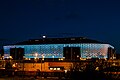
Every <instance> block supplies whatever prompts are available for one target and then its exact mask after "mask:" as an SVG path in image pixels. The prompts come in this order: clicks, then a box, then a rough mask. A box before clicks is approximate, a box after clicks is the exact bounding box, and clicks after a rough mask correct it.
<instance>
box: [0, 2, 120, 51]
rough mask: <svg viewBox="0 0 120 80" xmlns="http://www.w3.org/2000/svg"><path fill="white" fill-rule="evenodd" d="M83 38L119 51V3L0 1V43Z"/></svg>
mask: <svg viewBox="0 0 120 80" xmlns="http://www.w3.org/2000/svg"><path fill="white" fill-rule="evenodd" d="M44 34H45V35H47V36H48V37H51V36H52V37H64V36H69V37H70V36H80V37H81V36H82V37H83V36H84V37H87V38H90V39H95V40H98V41H102V42H105V43H110V44H111V45H113V46H114V47H115V48H116V49H117V52H120V49H119V48H120V47H119V46H120V35H119V34H120V0H0V44H1V45H3V44H4V43H6V42H7V43H11V42H15V41H24V40H28V39H31V38H32V39H34V38H39V37H41V35H44Z"/></svg>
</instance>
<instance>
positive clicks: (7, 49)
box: [3, 37, 114, 59]
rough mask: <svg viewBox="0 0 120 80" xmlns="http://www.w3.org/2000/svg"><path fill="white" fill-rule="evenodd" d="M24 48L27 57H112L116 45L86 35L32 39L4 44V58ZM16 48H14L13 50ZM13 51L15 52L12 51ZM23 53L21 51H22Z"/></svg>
mask: <svg viewBox="0 0 120 80" xmlns="http://www.w3.org/2000/svg"><path fill="white" fill-rule="evenodd" d="M19 48H20V49H22V53H23V54H24V57H25V58H65V59H75V58H110V57H111V56H112V53H113V51H111V50H114V47H113V46H111V45H110V44H105V43H101V42H99V41H96V40H91V39H87V38H84V37H75V38H74V37H72V38H43V39H32V40H28V41H24V42H20V43H17V44H13V45H6V46H3V49H4V58H7V57H9V56H10V55H11V54H13V53H15V54H14V55H16V54H19V52H17V51H15V49H19ZM13 49H14V50H13ZM12 51H13V52H12ZM20 54H21V53H20Z"/></svg>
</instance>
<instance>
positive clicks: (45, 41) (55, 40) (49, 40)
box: [14, 37, 103, 45]
mask: <svg viewBox="0 0 120 80" xmlns="http://www.w3.org/2000/svg"><path fill="white" fill-rule="evenodd" d="M69 43H71V44H74V43H103V42H99V41H96V40H92V39H87V38H85V37H69V38H42V39H30V40H28V41H23V42H19V43H16V44H14V45H32V44H69Z"/></svg>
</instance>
